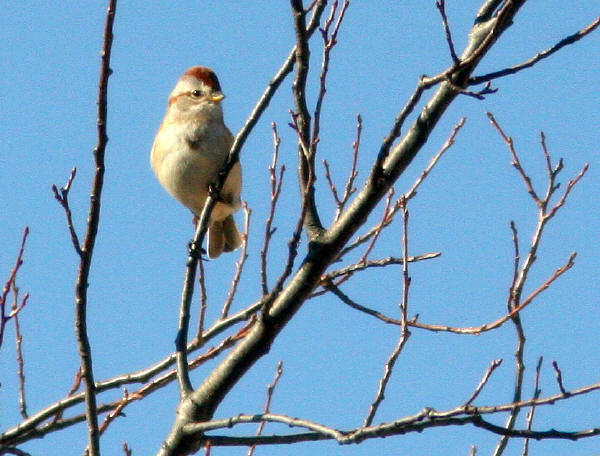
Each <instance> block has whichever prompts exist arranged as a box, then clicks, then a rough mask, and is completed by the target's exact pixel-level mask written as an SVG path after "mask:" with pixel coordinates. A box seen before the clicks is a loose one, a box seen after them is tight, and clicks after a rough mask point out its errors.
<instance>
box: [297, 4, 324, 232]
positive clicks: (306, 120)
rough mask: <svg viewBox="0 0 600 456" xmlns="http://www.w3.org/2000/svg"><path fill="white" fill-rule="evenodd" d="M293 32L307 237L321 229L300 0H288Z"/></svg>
mask: <svg viewBox="0 0 600 456" xmlns="http://www.w3.org/2000/svg"><path fill="white" fill-rule="evenodd" d="M290 3H291V6H292V12H293V18H294V30H295V32H296V77H295V78H294V82H293V84H292V93H293V97H294V105H295V109H296V112H295V113H294V115H293V122H294V125H295V129H296V131H297V133H298V143H299V146H298V176H299V181H300V190H301V194H302V195H305V194H306V195H307V196H306V197H305V199H307V204H306V211H305V220H304V226H305V229H306V231H307V233H308V236H309V238H310V239H313V238H315V237H317V236H318V235H319V234H320V233H321V232H322V231H323V225H322V224H321V220H320V218H319V213H318V211H317V205H316V202H315V189H314V180H315V155H316V150H315V148H314V145H313V142H312V140H311V134H310V129H311V118H310V114H309V112H308V106H307V104H306V79H307V75H308V68H309V61H310V50H309V47H308V39H309V35H308V34H307V30H306V22H305V16H306V12H305V11H304V7H303V6H302V0H290Z"/></svg>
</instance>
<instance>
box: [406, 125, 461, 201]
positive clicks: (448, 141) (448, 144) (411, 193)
mask: <svg viewBox="0 0 600 456" xmlns="http://www.w3.org/2000/svg"><path fill="white" fill-rule="evenodd" d="M466 121H467V118H466V117H461V119H460V120H459V121H458V123H457V124H456V125H455V126H454V128H453V129H452V132H451V133H450V136H449V137H448V139H446V142H445V143H444V144H443V145H442V148H441V149H440V150H439V152H438V153H437V154H435V155H434V157H433V158H432V159H431V161H430V162H429V164H428V165H427V167H426V168H425V169H424V170H423V172H421V175H420V176H419V178H418V179H417V180H416V181H415V183H414V184H413V186H412V187H411V189H410V190H409V191H408V192H406V193H405V194H404V198H405V199H406V201H408V200H410V199H411V198H413V197H414V196H415V195H416V194H417V188H419V186H420V185H421V184H422V183H423V181H424V180H425V178H426V177H427V176H428V175H429V173H430V172H431V170H432V169H433V167H434V166H435V165H436V164H437V162H438V161H439V160H440V158H442V155H444V153H445V152H446V151H447V150H448V149H450V147H452V146H453V145H454V141H455V139H456V135H458V132H459V131H460V129H461V128H462V127H463V125H464V124H465V122H466Z"/></svg>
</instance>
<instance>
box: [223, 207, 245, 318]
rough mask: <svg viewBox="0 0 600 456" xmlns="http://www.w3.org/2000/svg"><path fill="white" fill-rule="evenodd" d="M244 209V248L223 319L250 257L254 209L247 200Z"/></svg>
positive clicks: (227, 313)
mask: <svg viewBox="0 0 600 456" xmlns="http://www.w3.org/2000/svg"><path fill="white" fill-rule="evenodd" d="M242 210H243V211H244V214H245V215H246V217H245V222H244V234H243V235H242V250H241V252H240V259H239V260H238V261H237V262H236V263H235V273H234V275H233V280H232V281H231V288H230V289H229V293H227V299H226V300H225V303H224V304H223V309H222V310H221V319H223V318H227V315H229V308H230V307H231V303H232V302H233V298H234V296H235V292H236V290H237V287H238V284H239V283H240V279H241V278H242V271H243V269H244V264H245V263H246V259H248V253H247V249H248V234H249V233H250V215H252V210H251V209H250V208H249V207H248V204H247V203H246V202H245V201H244V202H243V203H242Z"/></svg>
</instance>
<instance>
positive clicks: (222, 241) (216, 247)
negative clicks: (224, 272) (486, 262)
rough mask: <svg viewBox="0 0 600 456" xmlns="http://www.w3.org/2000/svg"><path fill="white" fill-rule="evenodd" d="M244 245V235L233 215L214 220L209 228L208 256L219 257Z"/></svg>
mask: <svg viewBox="0 0 600 456" xmlns="http://www.w3.org/2000/svg"><path fill="white" fill-rule="evenodd" d="M240 245H242V236H241V235H240V232H239V231H238V229H237V226H235V221H234V220H233V216H232V215H229V216H228V217H227V218H225V220H222V221H218V222H217V221H214V222H212V223H211V224H210V227H209V229H208V245H207V247H208V256H209V258H211V259H213V258H217V257H218V256H219V255H221V253H223V252H231V251H233V250H235V249H237V248H238V247H239V246H240Z"/></svg>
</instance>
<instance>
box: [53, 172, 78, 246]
mask: <svg viewBox="0 0 600 456" xmlns="http://www.w3.org/2000/svg"><path fill="white" fill-rule="evenodd" d="M76 173H77V168H75V167H73V168H72V169H71V174H69V178H68V179H67V183H66V184H65V185H63V186H62V187H61V188H60V193H59V191H58V188H57V187H56V185H54V184H53V185H52V192H53V193H54V198H56V200H57V201H58V202H59V203H60V205H61V206H62V208H63V209H64V211H65V215H66V217H67V228H68V229H69V234H70V235H71V242H72V243H73V248H74V249H75V252H77V255H79V257H81V244H80V243H79V237H78V236H77V231H75V226H74V225H73V215H72V214H71V207H70V206H69V190H71V185H72V184H73V179H75V174H76Z"/></svg>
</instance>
